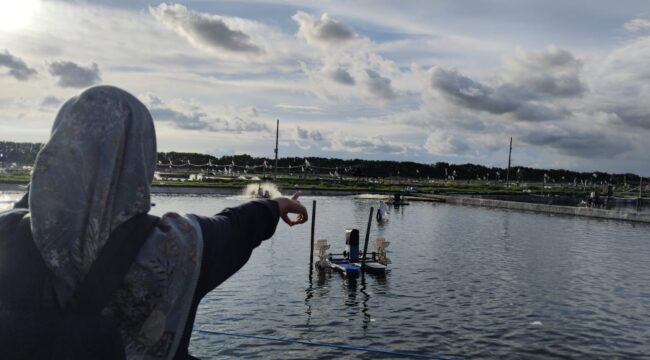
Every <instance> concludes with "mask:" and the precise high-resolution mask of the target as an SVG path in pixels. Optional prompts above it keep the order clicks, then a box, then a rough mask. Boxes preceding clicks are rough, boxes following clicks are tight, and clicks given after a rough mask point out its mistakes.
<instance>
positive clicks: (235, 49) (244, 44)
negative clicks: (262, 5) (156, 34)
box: [149, 4, 263, 54]
mask: <svg viewBox="0 0 650 360" xmlns="http://www.w3.org/2000/svg"><path fill="white" fill-rule="evenodd" d="M149 12H150V13H151V15H153V17H154V18H156V20H158V21H160V22H161V23H163V24H164V25H166V26H167V27H169V28H170V29H172V30H174V31H175V32H177V33H178V34H180V35H181V36H183V37H185V38H186V39H187V40H189V41H190V42H191V43H192V44H194V45H195V46H198V47H207V48H210V49H212V50H226V51H229V52H232V53H247V54H254V53H261V52H263V50H262V48H261V47H259V46H258V45H256V44H254V43H253V42H252V41H251V38H250V36H249V35H247V34H246V33H244V32H243V31H242V30H240V29H236V28H235V27H234V26H233V24H232V23H231V24H229V23H228V22H229V21H228V20H229V19H228V18H226V17H223V16H219V15H212V14H206V13H199V12H194V11H191V10H188V9H187V8H186V7H185V6H183V5H180V4H171V5H168V4H160V5H158V6H157V7H150V8H149Z"/></svg>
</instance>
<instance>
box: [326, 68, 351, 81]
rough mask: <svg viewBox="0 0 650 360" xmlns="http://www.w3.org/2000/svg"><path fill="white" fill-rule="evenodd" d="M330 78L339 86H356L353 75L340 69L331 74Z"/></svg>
mask: <svg viewBox="0 0 650 360" xmlns="http://www.w3.org/2000/svg"><path fill="white" fill-rule="evenodd" d="M329 76H330V78H331V79H332V80H334V81H336V82H337V83H339V84H343V85H354V84H355V81H354V78H353V77H352V75H350V73H349V72H347V70H345V69H341V68H338V69H336V70H333V71H331V72H330V73H329Z"/></svg>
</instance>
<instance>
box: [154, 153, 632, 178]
mask: <svg viewBox="0 0 650 360" xmlns="http://www.w3.org/2000/svg"><path fill="white" fill-rule="evenodd" d="M188 160H189V162H190V163H191V164H193V165H199V164H208V163H211V164H212V165H232V164H235V165H236V166H237V167H250V168H252V167H255V166H260V165H263V164H264V163H265V162H266V164H267V165H268V166H269V168H267V171H272V167H273V166H274V164H275V160H274V159H270V158H265V157H252V156H250V155H246V154H244V155H232V156H231V155H228V156H222V157H219V158H217V157H214V156H211V155H205V154H197V153H179V152H168V153H158V161H159V164H161V165H165V164H169V162H170V161H171V162H172V164H176V165H181V164H187V162H188ZM289 167H291V169H293V172H294V173H301V172H302V171H303V170H304V171H307V172H308V173H317V174H332V173H333V172H336V173H338V174H339V175H341V176H357V177H371V178H387V177H405V178H419V179H453V180H486V181H505V180H506V176H507V169H505V168H498V167H487V166H483V165H476V164H449V163H446V162H437V163H435V164H421V163H416V162H411V161H385V160H384V161H382V160H379V161H378V160H361V159H353V160H344V159H336V158H322V157H305V158H301V157H285V158H279V159H278V169H279V172H280V173H287V171H288V170H287V169H288V168H289ZM258 171H259V170H258ZM509 179H510V181H512V182H517V181H520V182H544V181H546V182H547V183H570V182H574V181H575V182H576V183H577V184H580V182H581V181H582V182H589V183H601V182H602V183H610V184H622V183H624V182H626V183H628V184H634V183H638V181H639V176H638V175H636V174H632V173H626V174H612V173H607V172H601V171H596V172H577V171H571V170H564V169H535V168H530V167H525V166H516V167H512V168H511V169H510V176H509Z"/></svg>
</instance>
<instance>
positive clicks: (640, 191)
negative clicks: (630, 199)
mask: <svg viewBox="0 0 650 360" xmlns="http://www.w3.org/2000/svg"><path fill="white" fill-rule="evenodd" d="M641 189H643V176H641V175H639V198H638V199H637V200H636V210H637V211H638V210H639V209H641V198H642V197H643V190H641Z"/></svg>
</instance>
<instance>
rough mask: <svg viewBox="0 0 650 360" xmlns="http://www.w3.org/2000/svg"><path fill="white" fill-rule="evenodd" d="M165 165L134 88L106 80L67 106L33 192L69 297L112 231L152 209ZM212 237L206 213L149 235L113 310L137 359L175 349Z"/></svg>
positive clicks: (35, 229)
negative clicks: (202, 222)
mask: <svg viewBox="0 0 650 360" xmlns="http://www.w3.org/2000/svg"><path fill="white" fill-rule="evenodd" d="M155 165H156V137H155V131H154V126H153V120H152V118H151V115H150V113H149V111H148V110H147V108H146V107H145V106H144V105H143V104H142V103H141V102H140V101H139V100H137V99H136V98H135V97H134V96H132V95H131V94H129V93H127V92H125V91H123V90H121V89H118V88H116V87H111V86H97V87H93V88H90V89H88V90H86V91H84V92H83V93H81V94H80V95H78V96H76V97H73V98H72V99H70V100H68V101H67V102H66V103H65V104H64V105H63V107H62V108H61V110H60V111H59V113H58V115H57V117H56V120H55V122H54V126H53V129H52V134H51V138H50V140H49V141H48V142H47V144H45V146H44V147H43V149H42V150H41V151H40V153H39V154H38V157H37V159H36V163H35V165H34V171H33V174H32V181H31V187H30V194H29V211H30V213H31V226H32V235H33V238H34V243H35V244H36V246H37V248H38V249H39V251H40V252H41V255H42V256H43V259H44V260H45V263H46V265H47V267H48V268H49V269H50V270H51V271H52V272H53V274H54V279H53V285H54V289H55V292H56V295H57V298H58V300H59V303H60V304H66V302H67V301H69V300H70V298H71V296H72V294H73V292H74V289H75V287H76V286H77V285H78V284H79V283H80V282H81V280H82V279H83V278H84V276H85V275H86V273H87V272H88V270H89V269H90V267H91V265H92V264H93V262H94V261H95V259H96V258H97V255H98V253H99V251H100V250H101V249H102V248H103V246H104V245H105V244H106V241H107V240H108V238H109V237H110V234H111V231H113V230H114V229H115V228H117V227H118V226H119V225H120V224H122V223H124V222H125V221H127V220H129V219H130V218H132V217H133V216H135V215H137V214H141V213H147V212H148V211H149V209H150V207H151V205H150V204H151V200H150V184H151V182H152V180H153V174H154V170H155ZM202 244H203V243H202V237H201V231H200V226H199V224H198V223H197V222H196V220H195V219H193V218H191V217H189V218H188V217H182V216H180V215H178V214H174V213H170V214H166V215H165V216H163V217H162V218H161V220H160V221H159V224H158V225H157V226H156V227H155V228H154V229H153V230H152V232H151V233H150V234H149V235H148V237H147V240H146V241H145V243H144V245H143V247H142V249H141V250H140V252H139V253H138V255H137V257H136V260H135V263H134V264H133V265H132V266H131V268H130V269H129V272H128V273H127V275H126V277H125V280H124V283H123V285H122V286H121V288H120V289H119V290H118V291H117V293H116V294H115V295H114V296H113V298H112V301H111V303H110V305H109V306H108V307H107V308H106V309H105V311H104V313H106V314H107V315H109V316H112V317H114V318H116V319H117V320H118V321H119V322H120V324H121V328H122V335H123V338H124V340H125V344H126V347H127V349H126V350H127V355H128V356H129V357H136V358H142V359H144V358H147V359H148V358H151V359H160V358H169V357H170V356H173V353H174V352H175V351H176V348H177V345H178V341H179V340H180V337H181V335H182V330H183V327H184V325H185V322H186V319H187V314H188V311H189V306H190V304H191V300H192V295H193V293H194V289H195V287H196V282H197V278H198V273H199V269H200V259H201V250H202ZM153 349H158V350H156V351H154V350H153ZM160 349H163V350H164V351H161V350H160Z"/></svg>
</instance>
